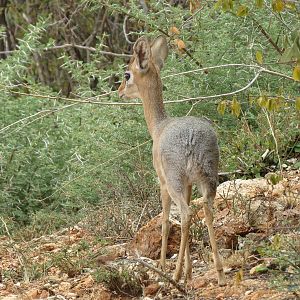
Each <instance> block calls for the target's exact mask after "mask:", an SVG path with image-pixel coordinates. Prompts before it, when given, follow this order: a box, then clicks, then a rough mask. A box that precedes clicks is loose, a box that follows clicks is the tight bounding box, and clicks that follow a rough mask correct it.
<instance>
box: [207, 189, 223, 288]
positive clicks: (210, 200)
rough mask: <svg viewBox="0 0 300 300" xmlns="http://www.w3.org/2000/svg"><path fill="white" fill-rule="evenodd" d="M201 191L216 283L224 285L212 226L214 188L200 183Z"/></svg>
mask: <svg viewBox="0 0 300 300" xmlns="http://www.w3.org/2000/svg"><path fill="white" fill-rule="evenodd" d="M202 192H203V208H204V214H205V223H206V226H207V228H208V234H209V240H210V245H211V249H212V253H213V260H214V265H215V268H216V270H217V274H218V284H219V285H225V275H224V271H223V264H222V261H221V258H220V255H219V251H218V246H217V242H216V237H215V231H214V228H213V208H212V205H213V201H214V198H215V194H216V192H215V189H211V188H210V187H209V186H204V187H203V185H202Z"/></svg>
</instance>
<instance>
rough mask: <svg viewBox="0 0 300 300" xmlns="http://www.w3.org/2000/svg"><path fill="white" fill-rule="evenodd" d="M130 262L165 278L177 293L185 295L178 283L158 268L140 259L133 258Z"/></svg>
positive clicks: (185, 292) (183, 289)
mask: <svg viewBox="0 0 300 300" xmlns="http://www.w3.org/2000/svg"><path fill="white" fill-rule="evenodd" d="M132 260H133V261H136V262H138V263H140V264H142V265H143V266H145V267H147V268H148V269H150V270H152V271H154V272H155V273H157V274H159V275H160V276H161V277H163V278H165V279H166V280H167V281H168V282H170V283H171V284H172V285H174V286H175V287H176V288H177V290H178V291H180V292H181V293H183V294H184V295H186V294H187V291H186V290H185V288H184V287H182V286H181V285H180V284H179V283H177V282H176V281H175V280H173V279H172V278H170V277H169V276H168V275H167V274H166V273H164V272H163V271H161V270H160V269H158V268H156V267H154V266H153V265H151V264H149V263H147V262H146V261H144V260H142V259H141V258H134V259H132Z"/></svg>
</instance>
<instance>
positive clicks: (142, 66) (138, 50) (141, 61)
mask: <svg viewBox="0 0 300 300" xmlns="http://www.w3.org/2000/svg"><path fill="white" fill-rule="evenodd" d="M133 55H134V56H135V58H136V62H137V67H138V68H139V70H140V71H141V72H146V71H147V70H148V68H149V60H150V57H151V50H150V44H149V41H148V40H147V38H146V37H141V38H139V39H138V40H137V41H136V42H135V44H134V46H133Z"/></svg>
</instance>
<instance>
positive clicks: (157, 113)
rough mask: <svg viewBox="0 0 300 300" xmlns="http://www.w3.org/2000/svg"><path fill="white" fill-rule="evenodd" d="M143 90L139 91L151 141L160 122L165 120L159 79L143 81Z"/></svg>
mask: <svg viewBox="0 0 300 300" xmlns="http://www.w3.org/2000/svg"><path fill="white" fill-rule="evenodd" d="M145 85H147V86H145V88H143V89H142V91H141V96H142V100H143V107H144V115H145V119H146V123H147V127H148V130H149V133H150V135H151V137H152V139H155V138H156V136H157V135H158V134H159V132H158V131H159V127H160V124H161V122H162V121H164V120H165V119H166V118H167V114H166V111H165V108H164V104H163V95H162V83H161V80H160V78H159V77H157V78H155V79H154V80H153V79H152V80H147V81H146V80H145Z"/></svg>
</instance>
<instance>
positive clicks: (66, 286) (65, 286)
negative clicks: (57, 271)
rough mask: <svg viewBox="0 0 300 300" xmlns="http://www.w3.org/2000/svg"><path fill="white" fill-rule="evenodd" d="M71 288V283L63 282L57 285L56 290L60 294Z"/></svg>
mask: <svg viewBox="0 0 300 300" xmlns="http://www.w3.org/2000/svg"><path fill="white" fill-rule="evenodd" d="M70 288H71V283H70V282H66V281H63V282H61V283H60V284H59V286H58V289H59V290H60V291H62V292H67V291H69V289H70Z"/></svg>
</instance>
